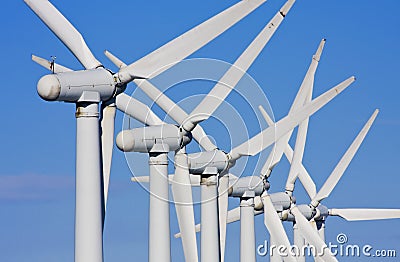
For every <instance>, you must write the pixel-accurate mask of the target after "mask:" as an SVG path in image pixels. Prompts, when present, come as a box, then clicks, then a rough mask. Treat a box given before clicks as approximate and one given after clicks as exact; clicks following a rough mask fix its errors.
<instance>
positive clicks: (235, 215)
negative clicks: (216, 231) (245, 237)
mask: <svg viewBox="0 0 400 262" xmlns="http://www.w3.org/2000/svg"><path fill="white" fill-rule="evenodd" d="M239 220H240V207H236V208H234V209H231V210H229V211H228V214H227V216H226V223H227V224H230V223H233V222H236V221H239Z"/></svg>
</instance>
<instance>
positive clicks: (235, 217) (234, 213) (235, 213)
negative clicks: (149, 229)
mask: <svg viewBox="0 0 400 262" xmlns="http://www.w3.org/2000/svg"><path fill="white" fill-rule="evenodd" d="M263 213H264V210H254V215H255V216H256V215H260V214H263ZM239 220H240V207H236V208H234V209H231V210H229V211H228V214H227V217H226V223H227V224H230V223H233V222H236V221H239ZM195 227H196V232H200V227H201V225H200V224H197V225H196V226H195ZM174 237H175V238H180V237H181V233H176V234H175V235H174Z"/></svg>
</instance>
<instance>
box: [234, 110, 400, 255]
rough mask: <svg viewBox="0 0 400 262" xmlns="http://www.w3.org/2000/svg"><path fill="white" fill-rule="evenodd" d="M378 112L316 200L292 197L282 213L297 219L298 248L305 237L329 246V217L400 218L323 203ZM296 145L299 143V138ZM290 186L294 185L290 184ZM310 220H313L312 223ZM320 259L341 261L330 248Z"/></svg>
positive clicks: (394, 214)
mask: <svg viewBox="0 0 400 262" xmlns="http://www.w3.org/2000/svg"><path fill="white" fill-rule="evenodd" d="M377 114H378V110H375V112H374V113H373V114H372V116H371V117H370V119H369V120H368V121H367V123H366V124H365V126H364V127H363V129H362V130H361V131H360V133H359V134H358V136H357V137H356V138H355V140H354V141H353V143H352V144H351V146H350V147H349V149H348V150H347V151H346V153H345V154H344V156H343V157H342V159H341V160H340V161H339V163H338V164H337V166H336V168H335V169H334V171H333V172H332V173H331V175H330V176H329V177H328V179H327V181H326V182H325V184H324V185H323V186H322V188H321V189H320V191H319V192H318V193H317V194H316V196H315V197H314V198H313V199H312V201H311V204H309V205H296V204H295V201H294V200H293V198H292V199H291V202H292V204H291V207H290V209H289V210H287V211H285V212H283V213H282V216H281V217H282V220H284V221H292V222H294V240H295V245H296V246H297V247H300V248H301V247H303V246H304V244H305V241H304V239H305V240H306V241H307V242H308V243H309V244H311V245H312V246H313V247H315V248H316V250H317V252H316V253H321V251H322V250H323V249H324V245H325V244H324V240H325V236H324V230H325V219H326V217H328V216H341V217H342V218H344V219H346V220H353V221H356V220H377V219H391V218H400V209H328V208H327V207H325V206H323V205H321V204H320V202H321V201H322V200H323V199H325V198H326V197H328V196H329V195H330V193H331V192H332V191H333V189H334V187H335V186H336V184H337V183H338V181H339V179H340V178H341V176H342V175H343V174H344V171H345V170H346V168H347V167H348V165H349V164H350V161H351V160H352V158H353V157H354V155H355V154H356V152H357V150H358V149H359V147H360V145H361V143H362V141H363V140H364V138H365V137H366V135H367V133H368V131H369V129H370V127H371V126H372V123H373V121H374V120H375V118H376V116H377ZM303 137H304V136H303ZM296 144H298V143H297V141H296ZM300 148H301V149H300V150H302V146H301V147H300ZM297 150H298V149H297V148H295V154H296V151H297ZM299 160H301V159H299ZM292 165H293V163H292ZM297 168H298V166H297ZM297 172H299V169H297V170H296V169H295V174H298V173H297ZM295 176H296V175H295ZM290 181H292V178H289V179H288V183H290ZM289 188H293V187H292V186H291V185H290V186H289ZM286 193H288V192H286ZM289 194H290V193H289ZM289 194H288V195H289ZM235 212H236V211H235ZM363 212H364V213H363ZM259 213H260V212H256V213H255V214H259ZM285 213H286V214H285ZM229 215H230V221H229V222H233V221H236V220H238V219H239V218H238V215H237V214H234V213H233V211H232V215H231V213H230V214H229ZM310 221H311V222H312V223H310ZM317 229H318V231H317ZM320 258H322V259H323V260H324V261H337V260H336V258H334V257H333V255H332V254H330V252H329V251H328V250H326V251H325V252H324V253H323V254H322V256H321V257H319V256H318V254H317V256H316V259H318V260H319V259H320ZM297 260H298V261H305V258H304V256H302V255H301V256H299V257H298V258H297Z"/></svg>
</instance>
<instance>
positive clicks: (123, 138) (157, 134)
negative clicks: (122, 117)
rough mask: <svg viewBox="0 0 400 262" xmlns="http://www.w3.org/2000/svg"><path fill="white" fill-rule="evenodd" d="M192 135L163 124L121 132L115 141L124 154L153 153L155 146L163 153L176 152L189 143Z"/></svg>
mask: <svg viewBox="0 0 400 262" xmlns="http://www.w3.org/2000/svg"><path fill="white" fill-rule="evenodd" d="M191 140H192V134H191V133H190V132H187V131H185V130H184V129H182V128H180V127H178V126H176V125H172V124H165V125H159V126H147V127H141V128H135V129H131V130H124V131H121V132H120V133H119V134H118V136H117V139H116V143H117V147H118V148H119V149H120V150H121V151H124V152H140V153H151V152H154V150H155V146H156V145H161V146H163V147H164V149H165V152H168V151H176V150H179V149H181V148H182V147H184V146H185V145H187V144H188V143H190V141H191Z"/></svg>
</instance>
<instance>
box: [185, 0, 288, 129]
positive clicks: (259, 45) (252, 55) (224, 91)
mask: <svg viewBox="0 0 400 262" xmlns="http://www.w3.org/2000/svg"><path fill="white" fill-rule="evenodd" d="M293 4H294V0H289V1H287V2H286V4H285V5H284V6H283V7H282V8H281V10H280V11H279V12H278V13H277V14H276V15H275V16H274V17H273V18H272V20H271V21H269V23H268V24H267V25H266V26H265V27H264V28H263V30H262V31H261V32H260V33H259V34H258V35H257V37H256V38H255V39H254V40H253V42H252V43H251V44H250V45H249V46H248V47H247V48H246V50H245V51H244V52H243V53H242V54H241V55H240V57H239V58H238V59H237V60H236V62H235V63H234V64H233V65H232V66H231V67H230V68H229V69H228V71H227V72H226V73H225V74H224V76H222V78H221V79H220V80H219V81H218V83H217V84H216V85H215V86H214V88H213V89H212V90H211V91H210V93H208V94H207V96H206V97H205V98H204V99H203V100H202V101H201V102H200V104H198V105H197V107H196V108H195V109H194V110H193V111H192V113H191V114H190V116H189V117H188V119H187V120H186V121H185V123H184V124H183V128H184V129H185V130H187V131H191V129H192V128H193V127H194V126H195V125H196V124H197V123H199V122H201V121H204V120H206V119H208V118H209V117H210V116H211V115H212V114H213V113H214V112H215V110H217V108H218V107H219V106H220V105H221V104H222V102H223V101H224V100H225V99H226V97H227V96H228V95H229V94H230V92H231V91H232V90H233V89H234V88H235V86H236V85H237V84H238V83H239V81H240V79H242V77H243V75H244V74H245V73H246V71H247V70H248V69H249V68H250V66H251V65H252V64H253V62H254V61H255V59H256V58H257V57H258V55H259V54H260V53H261V51H262V50H263V49H264V47H265V45H266V44H267V43H268V42H269V40H270V39H271V37H272V36H273V34H274V33H275V31H276V30H277V29H278V27H279V25H280V24H281V22H282V21H283V20H284V18H285V16H286V14H287V13H288V12H289V10H290V8H291V7H292V5H293Z"/></svg>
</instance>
